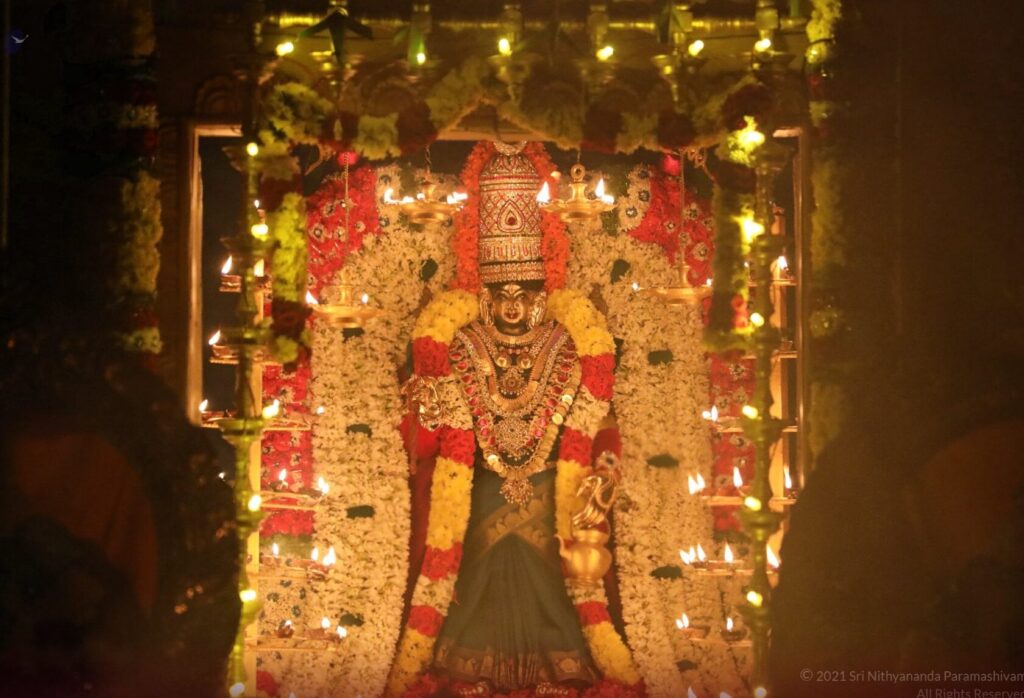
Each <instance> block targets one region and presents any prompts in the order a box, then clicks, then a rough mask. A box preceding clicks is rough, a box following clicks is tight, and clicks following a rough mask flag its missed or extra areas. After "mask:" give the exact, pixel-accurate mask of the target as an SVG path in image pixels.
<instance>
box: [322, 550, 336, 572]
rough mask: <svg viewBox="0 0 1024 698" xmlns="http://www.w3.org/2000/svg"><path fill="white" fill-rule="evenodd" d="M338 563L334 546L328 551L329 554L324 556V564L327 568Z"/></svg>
mask: <svg viewBox="0 0 1024 698" xmlns="http://www.w3.org/2000/svg"><path fill="white" fill-rule="evenodd" d="M337 561H338V556H337V555H335V554H334V546H333V545H332V546H331V547H329V548H328V549H327V554H326V555H324V560H323V564H324V566H325V567H330V566H331V565H333V564H334V563H335V562H337Z"/></svg>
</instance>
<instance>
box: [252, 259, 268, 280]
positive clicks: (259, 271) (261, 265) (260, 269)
mask: <svg viewBox="0 0 1024 698" xmlns="http://www.w3.org/2000/svg"><path fill="white" fill-rule="evenodd" d="M266 269H267V266H266V262H265V261H263V260H262V259H258V260H256V264H254V265H252V273H253V274H254V275H255V276H263V275H264V274H265V273H266Z"/></svg>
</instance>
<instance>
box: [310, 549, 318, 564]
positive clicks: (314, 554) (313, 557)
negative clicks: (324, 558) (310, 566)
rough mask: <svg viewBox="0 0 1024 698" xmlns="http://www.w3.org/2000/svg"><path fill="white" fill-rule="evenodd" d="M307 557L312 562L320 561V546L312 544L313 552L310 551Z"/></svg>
mask: <svg viewBox="0 0 1024 698" xmlns="http://www.w3.org/2000/svg"><path fill="white" fill-rule="evenodd" d="M309 559H311V560H312V561H313V562H319V561H320V548H319V547H317V546H315V545H314V546H313V552H311V553H310V554H309Z"/></svg>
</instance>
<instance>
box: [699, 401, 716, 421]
mask: <svg viewBox="0 0 1024 698" xmlns="http://www.w3.org/2000/svg"><path fill="white" fill-rule="evenodd" d="M700 416H701V417H703V418H704V419H706V420H708V421H709V422H717V421H718V405H712V406H711V409H710V410H704V411H703V412H701V413H700Z"/></svg>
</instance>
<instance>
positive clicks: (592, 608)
mask: <svg viewBox="0 0 1024 698" xmlns="http://www.w3.org/2000/svg"><path fill="white" fill-rule="evenodd" d="M576 615H578V616H579V617H580V623H582V624H583V625H584V626H587V625H597V624H598V623H604V622H606V621H607V622H609V623H610V622H611V621H612V617H611V615H609V613H608V606H607V605H605V604H604V603H603V602H601V601H584V602H583V603H581V604H576Z"/></svg>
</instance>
